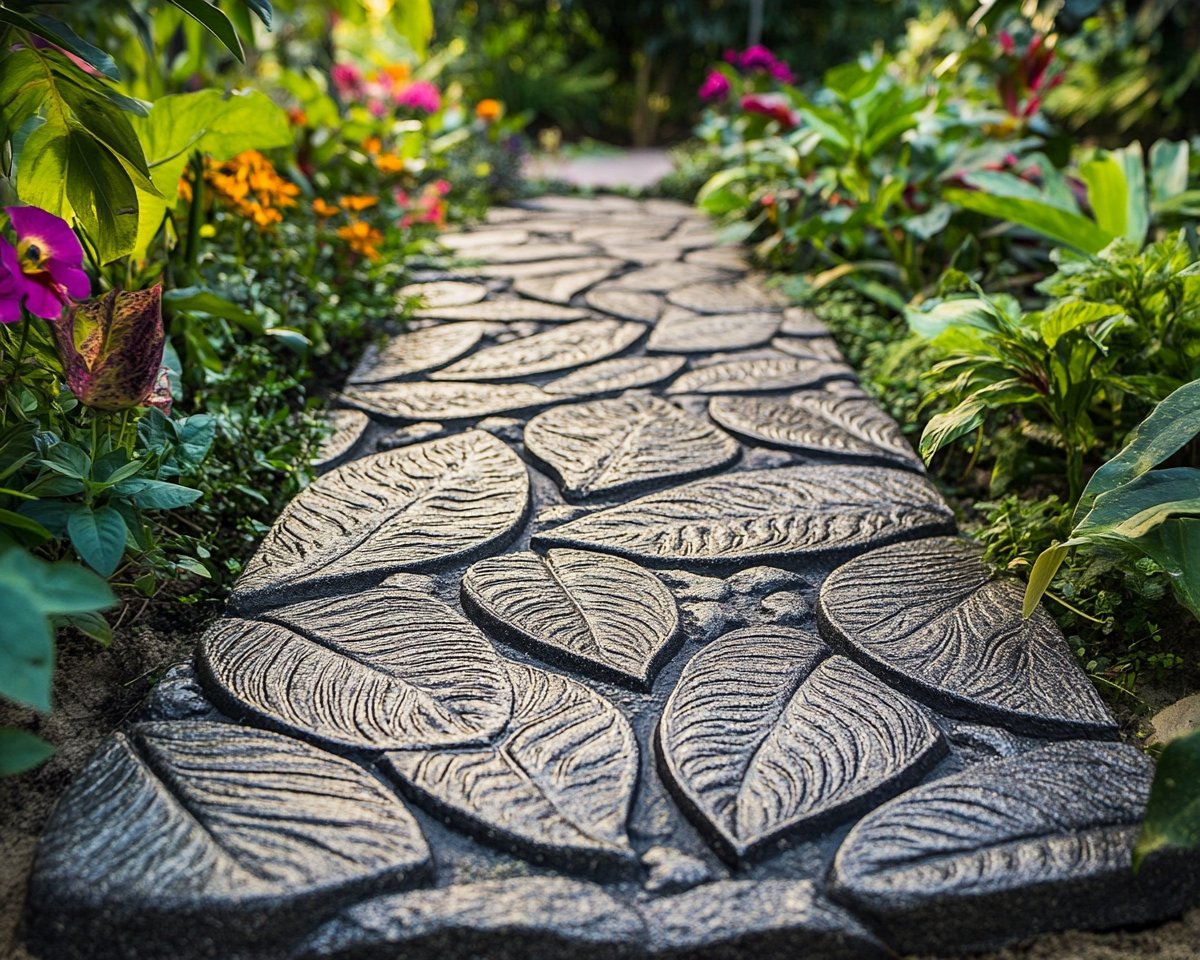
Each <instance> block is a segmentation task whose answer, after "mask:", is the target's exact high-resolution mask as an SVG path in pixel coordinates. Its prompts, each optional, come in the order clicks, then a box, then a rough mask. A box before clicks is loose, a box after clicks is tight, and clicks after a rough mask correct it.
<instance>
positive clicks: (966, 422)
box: [920, 397, 987, 463]
mask: <svg viewBox="0 0 1200 960" xmlns="http://www.w3.org/2000/svg"><path fill="white" fill-rule="evenodd" d="M986 409H987V407H986V404H985V403H984V402H983V401H982V400H979V399H976V398H975V397H968V398H967V399H966V400H964V401H963V402H962V403H960V404H959V405H958V406H956V407H955V408H954V409H953V410H947V411H946V412H945V413H939V414H938V415H937V416H935V417H933V418H932V419H931V420H930V421H929V422H928V423H927V424H925V430H924V432H923V433H922V434H921V445H920V454H921V456H922V457H923V458H924V460H925V462H926V463H929V461H930V460H932V459H933V456H934V454H936V453H937V452H938V451H939V450H941V449H942V447H945V446H948V445H949V444H951V443H953V442H954V441H955V440H957V439H958V438H959V437H963V436H966V435H967V434H968V433H970V432H971V431H972V430H975V429H977V428H978V427H979V425H980V424H982V423H983V420H984V416H985V413H986Z"/></svg>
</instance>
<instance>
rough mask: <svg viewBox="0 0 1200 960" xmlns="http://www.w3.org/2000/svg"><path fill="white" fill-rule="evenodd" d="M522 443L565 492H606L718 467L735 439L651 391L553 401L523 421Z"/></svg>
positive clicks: (729, 456)
mask: <svg viewBox="0 0 1200 960" xmlns="http://www.w3.org/2000/svg"><path fill="white" fill-rule="evenodd" d="M525 448H526V450H528V452H529V453H530V454H532V455H533V456H534V457H536V458H537V459H538V460H540V461H541V462H542V463H545V464H546V465H547V466H548V467H549V468H550V470H551V472H553V474H554V475H555V476H556V477H557V478H558V482H559V486H560V487H562V490H563V493H565V494H566V495H567V496H568V497H572V498H583V497H591V496H597V495H601V494H605V495H607V494H613V493H617V492H618V491H622V490H629V489H632V488H636V487H642V486H647V485H653V484H655V483H661V482H662V481H665V480H682V479H685V478H687V477H692V476H696V475H698V474H702V473H710V472H712V471H714V470H719V469H720V468H721V467H724V466H726V465H727V464H729V463H731V462H732V461H733V460H735V459H736V458H737V456H738V452H739V448H738V445H737V443H736V442H734V441H733V440H732V439H731V438H730V437H728V436H726V435H725V434H724V433H722V432H721V431H720V430H718V429H716V428H715V427H714V426H713V425H712V424H711V423H706V422H705V421H703V420H700V419H698V418H696V417H693V416H692V415H691V414H690V413H686V412H685V411H683V410H681V409H679V407H677V406H675V405H674V404H671V403H667V402H666V401H665V400H660V399H658V398H657V397H618V398H616V399H613V400H595V401H592V402H590V403H577V404H571V405H570V406H562V407H557V408H555V409H552V410H547V411H546V412H545V413H542V414H539V415H538V416H536V417H534V418H533V419H532V420H530V421H529V423H528V425H526V427H525Z"/></svg>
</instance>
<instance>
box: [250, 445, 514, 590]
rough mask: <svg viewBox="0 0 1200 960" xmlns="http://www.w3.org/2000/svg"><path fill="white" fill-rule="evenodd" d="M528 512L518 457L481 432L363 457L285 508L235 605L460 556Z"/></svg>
mask: <svg viewBox="0 0 1200 960" xmlns="http://www.w3.org/2000/svg"><path fill="white" fill-rule="evenodd" d="M528 507H529V476H528V474H527V472H526V470H525V465H524V464H523V463H522V462H521V460H520V458H518V457H517V455H516V454H515V453H513V452H512V450H510V449H509V448H508V447H507V446H505V445H504V444H503V443H501V442H500V441H499V440H497V439H496V438H495V437H493V436H492V435H491V434H488V433H484V432H483V431H481V430H472V431H469V432H468V433H463V434H458V435H456V436H451V437H442V438H440V439H438V440H431V441H429V442H428V443H422V444H417V445H415V446H411V447H402V448H400V449H398V450H391V451H388V452H387V453H380V454H376V455H374V456H370V457H363V458H362V459H360V460H355V461H354V462H352V463H348V464H346V465H345V466H344V467H338V468H337V469H336V470H334V471H332V472H330V473H327V474H325V475H324V476H323V477H321V478H320V479H318V480H317V481H315V482H314V483H313V484H312V485H311V486H309V487H307V488H306V489H305V490H303V491H301V493H300V494H299V495H298V496H297V497H296V498H295V499H294V500H293V501H292V502H291V503H289V504H288V505H287V507H286V508H285V509H284V511H283V513H281V514H280V515H279V519H278V520H277V521H276V522H275V526H273V527H272V528H271V531H270V532H269V533H268V534H267V536H266V537H265V538H264V540H263V542H262V544H261V546H259V548H258V552H257V553H255V554H254V556H253V557H252V558H251V559H250V561H249V563H247V564H246V569H245V571H244V572H243V573H242V576H241V579H239V580H238V583H237V587H236V592H235V594H234V597H233V602H234V604H235V605H236V606H238V607H240V608H242V609H250V608H262V607H263V606H266V605H278V604H279V603H281V602H283V601H285V600H286V599H289V598H290V597H291V596H294V595H295V594H296V593H298V592H302V591H312V590H313V589H314V588H318V587H323V586H334V585H336V586H338V587H340V588H342V589H346V588H349V587H352V586H354V585H356V584H361V583H362V582H363V581H369V580H373V579H374V580H378V579H381V578H382V577H383V576H385V575H387V574H391V573H398V572H401V571H405V570H415V569H421V568H425V567H428V566H430V565H434V564H439V563H444V562H448V561H450V560H455V559H459V558H464V557H469V556H470V555H472V554H473V553H475V552H477V551H479V550H481V549H483V548H485V547H488V546H491V545H493V544H496V543H503V542H504V540H505V539H506V538H507V537H510V536H512V535H513V534H514V533H515V532H516V530H517V527H518V526H519V525H520V524H521V522H522V521H523V520H524V519H525V513H526V511H527V509H528Z"/></svg>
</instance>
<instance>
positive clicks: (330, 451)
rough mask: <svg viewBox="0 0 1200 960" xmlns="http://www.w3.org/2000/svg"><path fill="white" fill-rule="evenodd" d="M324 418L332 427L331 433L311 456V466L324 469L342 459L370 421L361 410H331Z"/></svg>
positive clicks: (351, 448)
mask: <svg viewBox="0 0 1200 960" xmlns="http://www.w3.org/2000/svg"><path fill="white" fill-rule="evenodd" d="M325 420H326V422H327V423H328V424H329V425H330V426H331V427H333V433H332V434H331V435H330V436H328V437H326V438H325V440H324V441H322V443H321V447H320V449H319V450H318V451H317V455H316V456H315V457H314V458H313V468H314V469H316V470H326V469H328V468H329V467H332V466H335V465H336V464H337V463H339V462H340V461H341V460H343V459H344V458H345V457H346V455H347V454H349V453H350V451H351V450H353V449H354V446H355V444H357V443H358V440H359V438H360V437H361V436H362V435H363V431H364V430H366V429H367V427H368V426H370V423H371V420H370V418H369V417H368V416H367V415H366V414H365V413H363V412H362V411H361V410H331V411H330V412H328V413H327V414H326V415H325Z"/></svg>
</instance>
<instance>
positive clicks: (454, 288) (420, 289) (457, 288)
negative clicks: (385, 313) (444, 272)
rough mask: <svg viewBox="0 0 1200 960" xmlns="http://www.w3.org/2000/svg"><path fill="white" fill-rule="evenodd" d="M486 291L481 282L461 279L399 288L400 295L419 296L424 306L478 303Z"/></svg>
mask: <svg viewBox="0 0 1200 960" xmlns="http://www.w3.org/2000/svg"><path fill="white" fill-rule="evenodd" d="M487 292H488V290H487V287H485V286H484V285H483V284H482V283H466V282H464V281H462V280H432V281H430V282H429V283H410V284H409V285H408V286H407V287H401V288H400V296H401V297H419V298H420V299H421V301H422V306H424V307H465V306H466V305H467V304H468V303H478V302H479V301H480V300H482V299H483V298H484V297H486V296H487Z"/></svg>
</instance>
